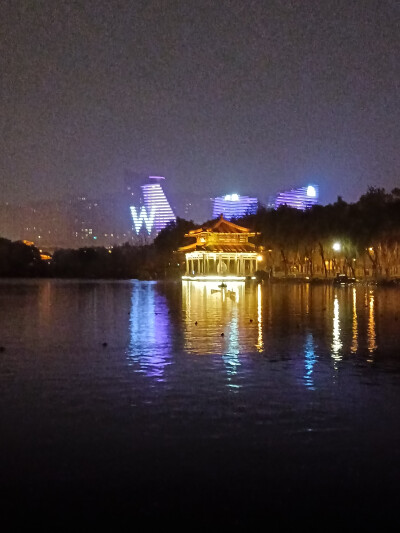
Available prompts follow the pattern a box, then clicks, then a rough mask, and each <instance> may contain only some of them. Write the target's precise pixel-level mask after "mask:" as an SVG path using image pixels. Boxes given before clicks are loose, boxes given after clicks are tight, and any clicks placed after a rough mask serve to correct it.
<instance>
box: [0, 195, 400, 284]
mask: <svg viewBox="0 0 400 533" xmlns="http://www.w3.org/2000/svg"><path fill="white" fill-rule="evenodd" d="M234 222H235V223H238V224H240V225H241V226H245V227H248V228H249V229H251V231H254V232H256V233H257V235H256V237H254V238H253V242H254V244H255V246H256V249H257V250H258V251H259V252H260V256H261V257H262V260H261V261H260V262H259V270H258V272H257V273H256V274H257V277H258V278H259V279H268V280H271V281H279V280H297V281H302V280H306V281H315V282H316V281H332V280H333V279H334V278H335V276H336V275H337V274H338V273H344V274H347V275H348V276H350V277H352V278H356V279H357V280H360V281H374V282H377V283H382V284H384V283H385V282H390V283H397V281H398V280H400V189H398V188H396V189H393V190H392V191H391V192H390V193H387V192H386V191H385V190H384V189H379V188H374V187H370V188H369V189H368V190H367V192H366V193H365V194H364V195H362V196H361V197H360V199H359V200H358V201H357V202H355V203H346V202H344V201H343V200H342V199H341V198H340V197H339V198H338V200H337V201H336V202H335V203H333V204H329V205H326V206H321V205H315V206H313V207H311V208H310V209H307V210H305V211H301V210H298V209H294V208H290V207H287V206H282V207H280V208H278V209H276V210H269V209H266V208H263V207H261V208H259V209H258V211H257V213H256V214H253V215H248V216H245V217H243V218H240V219H236V220H234ZM203 225H204V224H203ZM196 227H199V225H196V224H194V223H193V222H192V221H187V220H184V219H182V218H178V219H177V220H176V222H175V223H173V224H170V225H169V226H167V227H166V228H165V229H164V230H162V231H161V232H160V233H159V234H158V235H157V237H156V238H155V239H154V241H153V242H152V243H151V244H147V245H140V246H134V245H132V244H129V243H125V244H122V245H119V246H114V247H113V248H111V249H107V248H104V247H86V248H79V249H59V250H56V251H54V253H53V254H52V256H46V255H44V254H43V253H41V252H40V250H39V249H38V248H37V247H36V246H35V245H29V244H26V243H24V242H23V241H15V242H12V241H10V240H9V239H6V238H0V277H3V278H10V277H11V278H13V277H49V278H84V279H88V278H93V279H155V280H158V279H179V278H180V276H181V275H182V274H183V273H184V272H185V257H184V254H181V253H179V252H177V250H178V248H179V247H180V246H182V245H183V244H188V242H187V241H186V239H185V234H186V233H188V231H190V230H191V229H195V228H196Z"/></svg>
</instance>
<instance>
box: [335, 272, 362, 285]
mask: <svg viewBox="0 0 400 533" xmlns="http://www.w3.org/2000/svg"><path fill="white" fill-rule="evenodd" d="M356 281H357V280H356V278H349V276H348V275H347V274H336V278H335V279H334V280H333V283H334V284H335V285H348V284H349V283H355V282H356Z"/></svg>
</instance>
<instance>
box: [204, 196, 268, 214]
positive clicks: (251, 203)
mask: <svg viewBox="0 0 400 533" xmlns="http://www.w3.org/2000/svg"><path fill="white" fill-rule="evenodd" d="M257 208H258V199H257V198H250V197H249V196H241V195H239V194H227V195H225V196H217V197H216V198H214V201H213V218H218V217H219V216H220V215H224V218H225V219H226V220H231V219H232V218H240V217H244V216H245V215H251V214H254V213H256V211H257Z"/></svg>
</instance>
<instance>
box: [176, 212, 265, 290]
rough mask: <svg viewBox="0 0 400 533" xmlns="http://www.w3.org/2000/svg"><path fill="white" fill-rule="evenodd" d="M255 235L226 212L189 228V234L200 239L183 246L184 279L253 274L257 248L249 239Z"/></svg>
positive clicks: (235, 276)
mask: <svg viewBox="0 0 400 533" xmlns="http://www.w3.org/2000/svg"><path fill="white" fill-rule="evenodd" d="M255 235H257V234H256V233H251V232H250V230H249V229H248V228H244V227H242V226H238V225H237V224H233V222H229V221H228V220H225V219H224V218H223V216H222V215H221V217H220V218H219V219H218V220H217V222H213V223H212V225H210V226H207V225H206V226H204V227H202V228H199V229H195V230H192V231H189V233H187V234H186V235H185V237H192V238H195V239H196V242H193V243H191V244H189V245H187V246H183V247H181V248H179V251H180V252H185V255H186V273H185V276H183V279H205V278H208V279H242V280H244V279H246V278H247V277H252V276H253V275H254V273H255V272H256V270H257V251H256V247H255V245H254V244H252V243H250V242H248V239H249V237H254V236H255Z"/></svg>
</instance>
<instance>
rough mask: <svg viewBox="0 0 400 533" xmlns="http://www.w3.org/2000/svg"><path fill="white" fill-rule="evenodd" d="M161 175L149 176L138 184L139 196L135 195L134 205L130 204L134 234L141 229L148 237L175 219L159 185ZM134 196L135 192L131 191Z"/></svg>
mask: <svg viewBox="0 0 400 533" xmlns="http://www.w3.org/2000/svg"><path fill="white" fill-rule="evenodd" d="M163 180H165V178H164V177H162V176H149V177H148V180H147V183H144V184H141V185H140V191H141V194H140V197H139V196H136V200H137V202H136V205H131V206H130V211H131V216H132V221H133V227H134V229H135V231H136V234H137V235H139V234H140V233H141V231H144V232H145V233H147V235H148V236H150V237H153V238H154V237H155V236H156V235H157V234H158V233H159V232H160V231H161V230H162V229H164V228H165V227H166V226H167V225H168V224H169V223H170V222H175V221H176V216H175V214H174V212H173V210H172V207H171V205H170V203H169V202H168V199H167V197H166V195H165V192H164V190H163V188H162V186H161V184H162V182H163ZM131 194H132V197H133V198H135V192H133V191H132V193H131Z"/></svg>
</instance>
